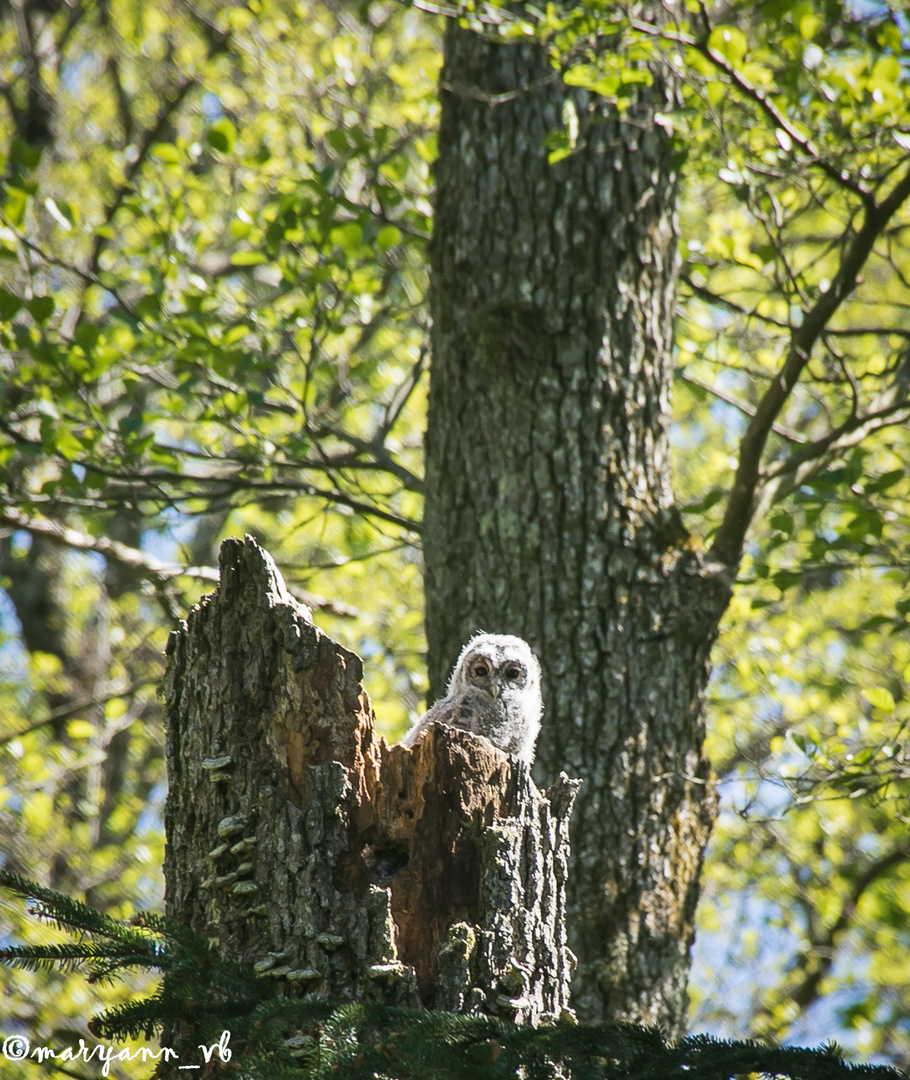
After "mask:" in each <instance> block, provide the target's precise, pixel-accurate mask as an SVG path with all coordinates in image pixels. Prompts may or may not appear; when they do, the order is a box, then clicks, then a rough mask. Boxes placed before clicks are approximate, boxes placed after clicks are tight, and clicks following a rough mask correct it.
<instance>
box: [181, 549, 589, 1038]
mask: <svg viewBox="0 0 910 1080" xmlns="http://www.w3.org/2000/svg"><path fill="white" fill-rule="evenodd" d="M361 674H362V665H361V661H360V659H359V658H358V657H357V656H355V655H354V654H353V653H350V652H348V651H346V650H345V649H343V648H341V646H339V645H337V644H335V642H333V641H331V640H330V639H329V638H328V637H326V636H325V635H324V634H323V633H322V632H321V631H319V630H318V629H317V628H316V627H315V626H314V625H313V623H312V621H311V619H310V612H309V610H308V609H307V608H305V607H304V606H303V605H301V604H299V603H297V602H296V601H295V600H294V599H293V597H291V595H290V594H289V593H288V592H287V590H286V588H285V585H284V582H283V580H282V578H281V575H280V574H279V573H278V571H277V570H276V568H275V566H274V563H273V562H272V561H271V559H270V558H269V556H268V555H267V554H266V553H265V552H264V551H263V550H262V549H261V548H259V547H258V546H257V545H256V543H255V542H254V541H253V540H251V539H250V538H249V537H248V538H247V539H246V540H245V541H240V540H228V541H225V543H224V545H223V546H222V551H221V584H220V586H219V589H218V591H217V592H216V593H213V594H211V595H209V596H206V597H204V598H203V599H202V600H201V601H200V603H199V604H198V605H197V606H196V607H195V608H194V609H193V610H192V611H191V613H190V615H189V619H188V622H187V623H186V624H185V625H184V626H183V627H181V628H180V629H179V630H177V631H175V632H174V633H173V634H172V635H171V639H170V644H169V648H168V669H167V676H166V683H165V687H166V705H167V717H168V736H167V760H168V774H169V783H170V790H169V795H168V802H167V808H166V813H165V827H166V832H167V849H166V856H165V876H166V881H167V912H168V914H169V915H171V916H174V917H176V918H177V919H180V920H181V921H183V922H185V923H187V924H189V925H191V926H192V927H193V928H194V929H195V930H196V931H197V932H198V933H201V934H203V935H205V936H208V937H214V938H216V939H217V940H218V942H219V944H220V947H221V949H222V951H223V954H224V955H227V956H230V957H231V958H234V959H237V960H239V961H241V962H246V963H250V964H254V965H256V967H257V969H258V970H259V971H261V972H265V974H266V975H268V976H270V977H272V978H275V979H278V980H281V983H282V991H283V993H285V994H286V995H287V996H290V997H294V996H298V995H302V994H304V993H309V992H313V991H315V992H318V993H320V994H322V995H324V996H327V997H328V998H330V999H331V1000H333V1001H338V1002H341V1001H351V1000H359V1001H364V1000H381V1001H385V1002H388V1003H395V1004H407V1005H419V1004H423V1005H426V1006H433V1007H436V1008H444V1009H451V1010H460V1011H472V1010H478V1011H485V1012H488V1013H490V1014H493V1015H499V1016H505V1017H508V1018H514V1019H517V1020H519V1021H531V1022H534V1021H537V1020H539V1019H540V1018H541V1017H543V1016H544V1015H545V1014H556V1015H558V1014H560V1013H561V1012H562V1011H563V1010H564V1009H566V1008H567V1006H568V994H569V983H570V965H571V963H572V959H573V958H572V956H571V953H570V952H569V951H568V949H567V947H566V941H565V929H564V904H565V876H566V861H567V853H568V849H567V834H568V826H567V819H568V815H569V813H570V810H571V805H572V801H573V796H574V792H575V783H574V782H573V781H569V780H567V779H566V778H565V776H561V777H560V778H559V780H557V781H556V783H555V784H554V785H553V786H552V787H551V788H550V790H549V791H548V792H546V793H544V794H541V793H540V792H539V791H538V790H537V788H536V787H535V785H534V783H533V781H532V780H531V778H530V775H529V772H528V770H527V768H526V767H525V766H523V765H521V764H520V763H516V764H512V763H511V762H510V760H509V758H508V757H507V756H506V755H505V754H503V753H501V752H500V751H498V750H495V749H494V748H493V747H492V746H490V745H489V744H488V743H486V742H485V741H484V740H480V739H477V738H475V737H474V736H471V735H469V734H466V733H464V732H453V731H448V730H444V729H440V728H434V729H431V731H430V732H429V733H428V734H427V736H426V737H424V738H423V739H421V740H420V742H419V743H418V744H417V745H416V746H415V747H414V748H413V749H412V750H409V749H406V748H404V747H401V746H393V747H391V748H389V747H388V746H387V745H386V744H385V742H384V741H383V740H382V739H381V738H379V737H378V736H377V735H376V733H375V731H374V728H373V714H372V710H371V707H370V701H369V698H368V697H367V695H366V693H365V691H364V690H363V688H362V686H361V683H360V678H361Z"/></svg>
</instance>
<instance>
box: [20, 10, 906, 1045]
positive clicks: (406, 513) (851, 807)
mask: <svg viewBox="0 0 910 1080" xmlns="http://www.w3.org/2000/svg"><path fill="white" fill-rule="evenodd" d="M416 6H417V7H420V6H423V7H426V8H428V9H433V10H437V9H441V10H442V12H443V16H445V15H449V16H451V17H455V16H456V15H460V16H461V17H463V18H464V19H465V20H466V21H467V22H469V23H471V24H473V25H475V26H476V28H477V29H478V30H480V31H482V32H484V33H488V34H495V35H499V36H501V37H502V38H503V40H504V42H506V44H505V45H504V47H508V45H507V42H508V40H509V39H510V38H512V37H520V38H522V39H525V38H527V37H528V36H530V35H536V36H537V37H538V38H539V39H540V40H541V42H542V47H546V48H548V49H549V50H550V53H551V56H552V58H553V63H554V65H555V67H556V68H558V69H559V71H560V72H561V73H562V75H563V76H564V77H565V80H566V82H567V83H569V84H570V85H575V86H583V87H587V88H588V89H589V90H590V92H591V93H592V94H598V95H601V96H604V97H606V98H608V99H609V100H610V101H612V102H614V103H615V105H616V107H617V108H619V109H624V108H625V106H626V104H627V102H628V101H629V99H630V92H629V91H630V88H633V87H640V86H642V85H647V84H648V83H649V81H650V80H651V78H652V72H653V70H654V66H655V65H657V64H661V65H669V66H670V67H671V68H672V69H673V70H674V71H675V72H676V73H677V74H678V75H679V78H680V91H679V102H678V108H676V109H673V110H668V111H667V114H666V115H665V116H664V118H663V125H664V129H665V130H666V131H668V132H670V133H671V134H672V136H673V138H674V140H675V143H674V145H675V149H676V151H677V153H678V161H679V168H680V172H681V177H682V184H683V188H682V190H683V200H682V206H681V214H680V231H681V288H680V296H679V310H678V319H677V343H676V351H675V362H676V365H677V393H676V398H675V405H674V417H673V431H672V434H673V443H674V447H675V450H676V465H677V469H676V472H677V480H678V485H677V486H678V496H679V499H680V503H681V505H682V506H683V509H684V517H685V521H686V525H687V527H688V528H689V529H690V530H691V532H692V534H693V539H692V543H693V544H695V545H696V546H701V547H703V548H705V550H706V551H709V550H710V549H711V546H712V545H713V544H715V543H721V544H726V545H728V546H730V545H734V544H735V541H736V539H737V538H736V536H735V533H736V528H737V520H738V519H737V518H736V514H735V513H733V512H732V511H731V509H730V508H731V505H732V503H731V499H732V496H731V494H730V493H731V489H732V485H731V476H732V473H733V470H734V469H735V468H736V466H737V462H739V463H740V464H742V462H743V461H744V460H745V461H746V464H747V465H749V467H750V468H752V469H753V470H754V473H755V476H754V477H753V479H754V481H755V495H756V500H757V512H756V520H755V525H754V527H753V528H752V530H751V532H750V533H749V534H748V537H747V538H746V548H745V551H746V554H745V558H744V561H743V565H742V570H741V575H740V579H741V580H740V583H739V590H738V592H737V593H736V596H735V599H734V601H733V604H732V605H731V608H730V610H729V612H728V617H727V622H726V625H725V628H724V632H723V635H722V637H721V640H720V643H719V645H718V648H717V651H716V654H715V660H716V664H717V669H716V676H715V680H714V683H713V699H712V704H711V717H710V727H711V751H712V755H713V758H714V760H715V761H716V762H717V763H718V769H719V772H720V776H721V786H720V790H721V796H722V807H723V814H722V817H721V822H720V825H719V828H718V831H717V834H716V837H715V840H714V843H713V846H712V849H711V854H710V858H709V863H708V869H707V879H706V882H707V884H706V895H705V902H704V904H703V907H702V910H703V913H704V914H703V917H702V925H703V929H704V936H703V940H704V941H707V942H708V943H710V944H711V947H712V948H717V949H718V950H719V949H721V948H722V949H723V950H725V952H726V954H727V957H728V963H727V964H726V965H724V966H723V967H722V968H720V970H719V972H718V965H717V963H716V962H715V961H714V960H713V959H711V958H708V959H702V960H701V961H700V962H699V964H697V967H696V978H695V980H694V986H695V997H696V1013H695V1018H696V1021H697V1022H698V1023H702V1024H708V1025H712V1026H713V1027H714V1029H715V1030H717V1029H718V1028H724V1030H725V1031H726V1032H727V1033H729V1034H737V1035H743V1034H746V1033H747V1032H748V1031H749V1030H755V1031H758V1032H762V1033H765V1034H769V1035H772V1036H774V1037H784V1036H786V1035H787V1034H788V1032H798V1033H799V1032H802V1033H808V1034H809V1035H814V1036H815V1037H817V1038H821V1037H823V1036H828V1035H832V1034H837V1035H838V1036H839V1037H840V1038H841V1039H842V1040H843V1039H845V1034H846V1036H848V1037H855V1041H856V1045H857V1046H859V1047H861V1048H862V1050H863V1051H864V1052H869V1051H875V1050H881V1051H882V1052H885V1053H889V1054H891V1055H893V1056H894V1057H899V1056H900V1055H901V1054H902V1053H904V1054H905V1053H906V1049H907V1040H908V1038H910V1035H908V1024H910V997H908V993H907V989H906V978H905V975H904V973H903V972H904V968H903V966H902V964H901V962H900V958H901V957H903V956H906V953H907V949H908V946H910V941H908V940H907V929H906V918H905V912H906V910H907V908H908V904H910V880H908V866H910V851H908V850H907V848H906V841H905V839H904V837H905V834H906V817H907V802H906V799H907V793H908V783H907V780H908V776H907V770H908V763H907V756H906V754H907V752H906V749H905V747H906V738H905V728H906V724H907V722H908V719H910V713H908V708H910V707H908V697H907V690H906V685H907V681H908V675H907V672H908V664H910V650H908V644H907V640H908V639H907V630H908V615H910V598H908V588H907V582H908V561H907V554H906V553H907V550H908V535H907V533H908V521H910V505H908V502H910V486H908V478H907V460H908V452H910V445H908V444H910V437H908V433H907V420H908V418H910V411H908V408H907V401H908V386H910V329H908V326H910V321H908V311H910V254H908V252H910V213H908V209H907V202H908V198H907V197H908V194H910V191H908V190H907V189H908V167H910V107H908V106H910V78H908V70H907V63H906V55H907V51H908V40H907V36H908V25H907V20H906V16H905V15H904V14H901V12H900V11H899V10H898V9H897V8H896V7H895V8H891V7H889V6H888V5H886V4H864V5H862V6H858V5H857V6H849V5H845V4H842V3H839V2H837V0H818V2H813V0H799V2H798V3H790V2H789V0H769V2H767V3H759V4H746V3H732V4H724V5H702V4H698V3H687V4H686V5H684V6H683V7H682V8H680V10H679V11H678V12H677V13H676V15H677V17H675V18H674V19H672V20H671V21H669V22H666V23H663V24H660V25H658V24H657V23H655V22H649V21H647V20H646V19H644V18H643V17H642V13H641V11H639V10H638V9H637V8H636V7H635V6H634V5H631V6H623V5H613V4H611V5H602V4H593V5H586V6H585V7H584V8H583V9H571V8H569V7H568V6H565V7H560V8H557V7H556V5H553V4H550V5H547V6H546V7H540V8H536V7H528V8H527V9H526V10H525V11H524V13H523V15H522V17H521V18H519V17H518V16H517V14H516V13H515V11H514V10H506V9H504V8H502V7H497V6H495V5H489V6H477V7H471V8H470V10H469V9H467V8H465V9H464V10H461V9H459V10H458V11H456V10H454V9H452V10H451V11H449V10H448V9H446V8H445V5H433V4H424V5H419V4H418V5H416ZM441 21H442V19H441V18H440V17H439V16H437V15H431V14H428V13H427V12H421V11H417V10H414V9H409V8H407V7H406V6H402V5H399V4H394V3H391V2H389V3H373V4H364V5H361V6H355V5H333V4H325V5H322V4H318V3H303V2H301V3H296V2H291V0H271V2H260V0H249V2H248V3H247V4H238V5H224V4H219V3H203V4H198V5H188V4H183V3H177V2H176V0H174V2H172V3H165V4H160V3H156V4H152V3H147V2H145V0H108V2H104V3H101V4H98V5H89V4H87V3H86V4H79V3H74V4H72V5H68V4H62V3H57V2H55V0H43V2H41V3H28V2H26V3H23V4H13V5H0V91H2V96H3V108H4V109H5V111H4V112H3V114H2V115H3V119H2V120H0V131H2V132H3V137H2V143H0V153H2V155H3V161H2V165H0V172H2V189H0V349H2V354H0V520H2V526H3V528H4V529H5V530H6V531H5V532H4V534H3V538H2V539H0V572H2V574H3V575H4V576H3V587H4V590H5V591H6V594H7V596H8V597H9V600H10V603H9V604H8V605H7V606H5V607H4V608H3V610H2V615H3V618H2V633H3V639H2V644H0V658H2V672H3V674H2V679H0V707H2V713H3V718H4V719H3V721H2V727H0V738H2V739H3V743H2V746H0V750H2V757H0V770H2V771H0V776H2V803H0V849H2V852H3V857H4V859H5V861H6V863H7V864H9V865H10V868H12V869H16V870H21V871H22V872H25V873H28V874H30V875H32V876H35V877H39V878H41V879H42V880H46V881H48V883H49V884H51V885H54V886H56V887H59V888H63V889H65V890H69V891H73V892H79V893H82V894H84V895H86V896H87V897H88V898H89V899H91V900H92V901H93V902H95V903H103V904H105V905H108V906H109V908H110V910H112V912H113V913H115V914H122V913H125V911H126V909H127V908H128V907H129V905H130V904H132V903H139V904H145V905H155V904H160V893H161V882H160V879H159V870H158V867H159V866H160V864H161V844H162V840H161V836H160V822H159V814H160V811H161V805H162V800H163V795H164V791H163V783H164V776H163V764H162V761H161V750H160V747H161V741H162V740H161V732H160V713H159V710H158V706H157V703H156V700H155V697H154V684H155V682H156V680H157V679H158V678H159V677H160V673H161V657H160V653H161V650H162V649H163V647H164V643H165V639H166V634H167V630H168V628H169V626H170V625H171V621H172V620H173V619H174V618H176V617H179V616H181V615H182V614H183V613H184V612H185V610H186V607H187V605H188V604H189V603H191V602H192V601H193V600H194V599H195V598H196V597H197V596H198V595H199V594H200V592H202V591H203V590H204V589H206V588H210V587H211V583H212V581H213V580H214V568H213V561H214V558H215V552H216V550H217V542H218V540H219V539H220V538H221V537H222V536H224V535H226V534H231V533H238V532H242V531H244V530H248V531H251V532H253V533H254V534H256V535H257V536H258V537H259V538H260V539H262V541H263V542H264V543H265V544H266V546H267V547H268V548H269V549H270V550H271V551H272V553H273V554H274V555H275V556H276V558H277V559H278V561H279V563H280V564H281V566H282V569H283V570H284V572H285V574H286V576H287V577H288V578H289V580H290V581H291V582H292V584H293V585H294V587H295V588H296V589H297V590H298V592H299V595H300V596H301V598H302V599H304V600H305V601H307V602H308V603H310V604H312V605H313V607H314V608H315V609H316V617H317V620H318V621H319V622H320V624H321V625H323V626H325V628H326V629H327V630H328V631H329V632H330V633H331V634H332V635H333V636H334V637H336V638H338V639H339V640H341V641H343V642H345V643H346V644H349V645H350V646H351V647H353V648H355V649H357V650H358V651H359V652H361V653H362V654H363V655H364V656H365V658H366V659H367V660H368V665H367V681H368V688H369V689H370V691H371V693H372V694H373V697H374V702H375V703H376V705H377V709H378V712H379V717H380V722H381V724H382V725H384V728H385V730H387V731H388V732H389V733H390V734H393V735H394V734H398V733H400V732H401V730H403V728H404V726H405V725H406V723H407V721H408V720H409V719H410V718H412V717H413V716H414V715H415V714H416V712H417V711H418V710H419V709H420V707H421V705H422V697H423V691H424V682H423V670H422V662H421V654H422V650H423V637H422V611H421V604H422V600H421V568H420V557H419V524H420V516H421V499H422V490H421V489H422V457H421V440H422V434H423V426H424V416H425V397H426V391H427V387H426V368H427V364H428V357H427V354H426V325H425V323H426V312H425V304H424V300H425V294H426V289H427V272H426V261H427V250H426V249H427V243H428V240H429V236H430V231H431V217H432V211H431V164H432V160H433V157H434V154H435V147H434V125H435V121H436V116H437V104H436V98H435V81H436V79H437V76H438V71H439V64H440V50H439V42H438V31H439V24H440V23H441ZM564 121H565V123H564V127H563V128H562V129H560V130H559V131H555V132H552V133H551V134H550V136H549V138H548V140H547V147H548V150H549V153H550V157H551V160H553V161H556V160H559V158H560V157H564V156H566V155H568V154H572V153H583V152H584V146H583V143H582V142H579V136H578V130H579V125H578V122H577V116H576V117H575V119H574V122H573V117H572V113H571V110H566V113H565V115H564ZM900 196H902V197H900ZM867 240H868V243H866V241H867ZM788 363H791V368H792V370H793V372H794V373H795V375H796V377H795V378H794V380H793V384H792V390H791V389H790V388H788V393H787V395H786V396H785V400H784V401H783V402H781V403H780V407H779V408H778V409H777V410H776V411H775V412H774V413H773V416H772V421H773V422H770V423H769V424H768V426H767V430H765V431H764V432H763V435H764V438H763V440H761V441H760V445H759V446H758V448H757V450H758V452H757V456H755V455H753V458H754V460H750V459H749V453H750V451H749V444H748V442H747V443H746V444H742V445H741V443H742V439H743V435H744V434H745V433H748V432H749V431H754V430H756V425H757V424H758V423H759V421H761V419H762V417H763V415H764V413H763V411H762V410H763V408H764V409H765V411H767V408H766V406H765V405H763V403H764V402H767V401H768V400H769V399H768V395H769V391H770V390H771V389H772V388H773V387H774V386H775V385H776V384H777V383H778V382H779V381H780V378H781V371H782V369H784V367H785V366H786V365H787V364H788ZM743 446H745V449H743ZM734 509H735V506H734ZM739 510H740V511H741V512H743V507H740V508H739ZM740 516H742V513H741V514H740ZM14 612H15V614H14ZM731 898H736V899H732V900H731ZM740 898H742V899H740ZM5 914H6V913H5ZM740 917H742V919H743V920H744V921H743V922H742V923H741V924H740V923H738V922H737V919H738V918H740ZM12 919H13V923H12V930H13V931H14V932H15V934H16V935H17V936H19V937H25V936H26V935H27V934H28V933H30V931H28V930H27V929H25V924H24V923H23V922H22V920H21V919H20V915H19V914H18V913H13V915H12ZM765 925H767V926H770V927H772V928H776V929H775V933H774V935H773V939H772V940H773V945H774V948H773V950H772V952H773V956H772V957H771V959H770V960H769V958H768V950H767V948H764V946H767V939H765V940H761V939H762V937H763V934H764V927H765ZM3 926H4V929H3V931H2V932H3V933H7V932H8V931H7V929H6V926H7V924H6V922H5V920H4V924H3ZM744 928H745V929H744ZM750 933H752V934H755V935H757V936H758V940H757V942H756V948H755V950H754V951H753V952H752V953H750V952H749V949H750V947H751V946H750ZM721 939H722V940H723V945H722V946H721V945H718V944H717V942H718V941H719V940H721ZM759 945H761V946H763V949H759V948H758V946H759ZM699 955H700V956H702V957H704V956H705V955H706V954H704V953H701V954H699ZM759 966H760V967H761V968H762V971H763V974H762V976H761V978H760V979H759V978H757V977H756V978H755V979H753V980H751V981H750V982H749V983H747V984H746V986H745V987H744V986H743V985H742V984H740V985H739V986H738V987H737V985H736V978H735V977H734V973H735V972H736V971H737V969H738V970H739V971H743V970H752V969H757V968H758V967H759ZM710 969H714V971H715V973H717V976H718V977H717V978H716V979H714V981H712V979H713V976H712V977H711V978H709V976H708V972H709V970H710ZM4 978H6V977H4ZM17 980H18V981H17V983H16V986H15V990H14V992H13V996H12V997H10V998H9V1000H10V1001H11V1002H12V1005H11V1011H10V1015H11V1016H13V1017H15V1018H16V1019H17V1021H18V1022H19V1023H20V1024H22V1025H23V1026H24V1027H28V1028H29V1030H30V1032H31V1033H32V1034H34V1035H35V1036H38V1035H39V1034H42V1033H50V1032H51V1030H52V1029H53V1026H54V1025H55V1024H59V1023H61V1018H63V1019H64V1020H67V1021H72V1023H73V1024H76V1023H78V1022H79V1021H81V1020H82V1019H84V1017H85V1016H86V1015H87V1014H88V1013H89V1012H91V1011H93V1008H94V1006H91V1007H89V1006H86V1004H85V1002H84V1001H83V1000H82V998H81V997H80V996H79V994H80V993H82V991H77V990H76V989H75V988H74V987H73V986H72V985H71V984H70V980H68V979H65V980H64V981H61V982H58V983H56V984H53V985H48V984H46V982H45V981H44V980H45V976H43V975H42V976H41V977H40V978H39V977H38V976H37V975H36V976H34V977H32V976H29V978H28V980H25V978H24V977H22V976H17ZM731 987H732V988H733V990H732V991H731ZM42 988H43V989H42ZM4 992H6V991H4ZM813 1007H814V1008H815V1009H816V1011H815V1012H812V1011H808V1012H807V1010H812V1009H813ZM822 1007H823V1008H824V1009H826V1010H827V1011H823V1012H819V1011H818V1009H819V1008H822ZM815 1016H820V1017H821V1018H822V1019H821V1021H820V1024H819V1027H820V1028H821V1029H822V1030H815V1031H812V1030H810V1026H809V1025H810V1022H811V1021H812V1018H813V1017H815ZM800 1025H802V1026H800ZM851 1032H852V1033H853V1035H852V1036H851Z"/></svg>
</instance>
